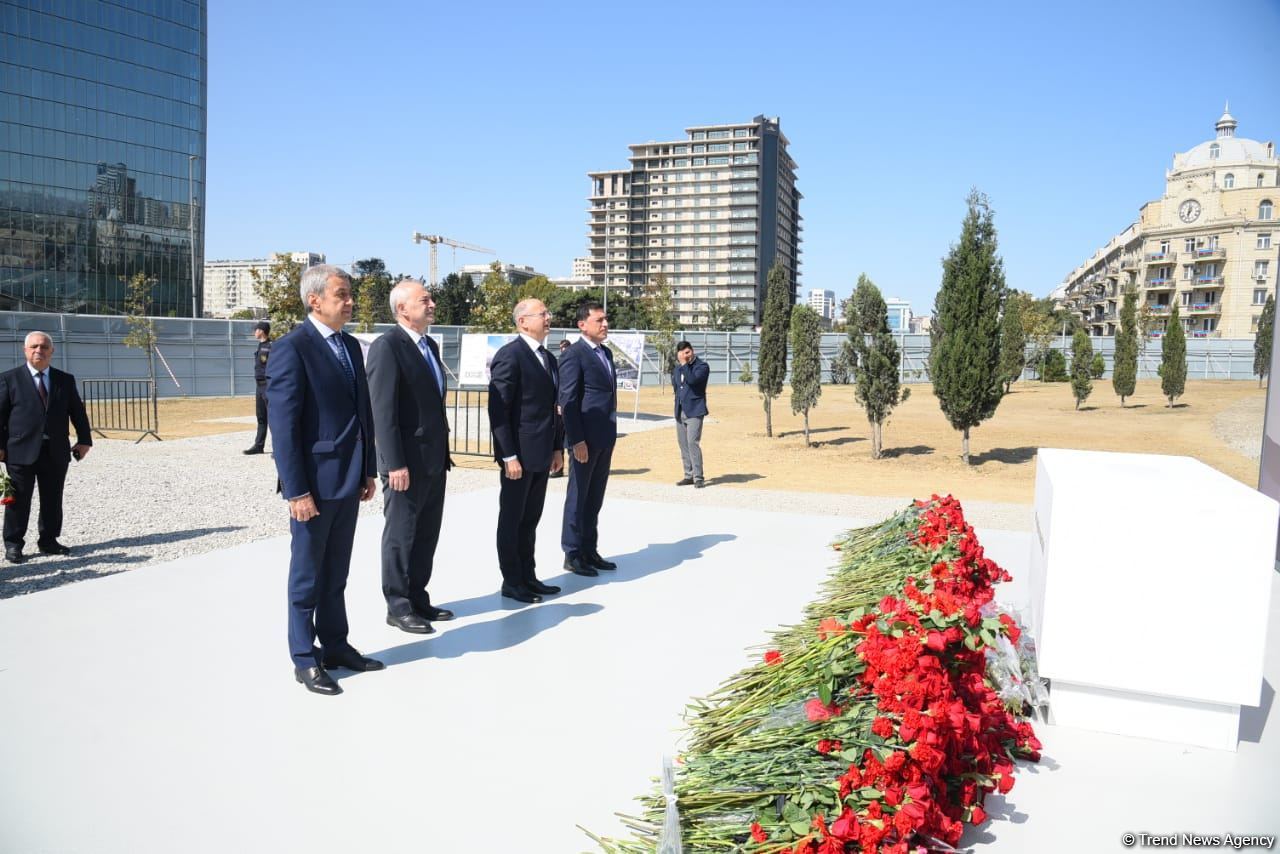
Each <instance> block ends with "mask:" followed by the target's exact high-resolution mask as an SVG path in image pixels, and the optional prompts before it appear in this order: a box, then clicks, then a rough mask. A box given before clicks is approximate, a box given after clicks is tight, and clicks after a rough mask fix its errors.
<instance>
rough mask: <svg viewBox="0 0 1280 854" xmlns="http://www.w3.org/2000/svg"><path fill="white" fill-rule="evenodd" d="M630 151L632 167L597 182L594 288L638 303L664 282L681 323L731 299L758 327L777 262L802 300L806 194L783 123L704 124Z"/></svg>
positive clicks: (591, 209)
mask: <svg viewBox="0 0 1280 854" xmlns="http://www.w3.org/2000/svg"><path fill="white" fill-rule="evenodd" d="M629 148H630V150H631V156H630V158H629V159H630V161H631V165H630V167H629V168H627V169H621V170H612V171H606V172H590V173H588V177H589V178H590V180H591V194H590V196H589V197H588V202H587V203H588V216H589V220H588V226H589V232H588V239H589V242H590V251H589V257H590V260H591V273H590V275H591V283H592V285H593V286H594V287H599V288H603V287H605V286H607V287H609V288H626V289H627V290H628V291H629V292H631V293H633V294H638V293H639V292H640V290H641V289H642V288H643V287H644V286H645V285H646V284H649V283H650V282H652V281H653V280H655V279H656V278H657V277H658V276H659V275H663V276H665V277H666V280H667V282H668V284H669V285H670V287H671V289H672V301H673V302H674V304H675V308H676V312H677V315H678V317H679V321H680V322H681V323H684V324H690V323H696V322H697V319H698V318H699V317H701V316H703V315H705V314H706V311H707V306H708V303H709V302H710V301H711V300H714V299H726V300H728V301H729V302H730V304H731V305H733V306H735V307H737V308H740V309H742V310H744V311H746V312H747V313H748V314H749V316H750V317H751V322H752V323H753V324H756V325H758V324H760V323H761V322H762V320H763V313H764V297H765V289H766V277H767V276H768V273H769V268H770V267H771V266H773V264H774V262H775V261H777V262H779V263H780V264H781V265H782V267H783V269H784V270H785V271H786V273H787V277H788V279H789V280H790V282H791V287H792V301H793V302H794V301H795V298H796V294H795V288H796V286H797V282H798V275H799V268H800V239H801V238H800V232H801V231H802V230H803V228H802V226H801V224H800V223H801V218H800V199H801V194H800V192H799V191H798V190H797V189H796V163H795V161H794V160H792V159H791V156H790V154H788V150H787V149H788V141H787V138H786V137H785V136H784V135H783V133H782V129H781V126H780V122H779V120H778V119H777V118H766V117H765V116H763V115H761V116H756V117H755V118H754V119H752V120H751V121H749V122H742V123H737V124H725V125H699V126H697V127H690V128H686V130H685V138H683V139H679V140H674V141H671V142H645V143H635V144H632V145H630V146H629Z"/></svg>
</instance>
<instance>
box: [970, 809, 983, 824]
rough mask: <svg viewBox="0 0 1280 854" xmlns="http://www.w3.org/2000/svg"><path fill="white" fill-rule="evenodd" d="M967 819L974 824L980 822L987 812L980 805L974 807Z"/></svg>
mask: <svg viewBox="0 0 1280 854" xmlns="http://www.w3.org/2000/svg"><path fill="white" fill-rule="evenodd" d="M969 820H970V821H971V822H973V823H974V824H982V823H983V822H984V821H986V820H987V813H986V810H984V809H983V808H982V807H974V808H973V812H971V813H970V814H969Z"/></svg>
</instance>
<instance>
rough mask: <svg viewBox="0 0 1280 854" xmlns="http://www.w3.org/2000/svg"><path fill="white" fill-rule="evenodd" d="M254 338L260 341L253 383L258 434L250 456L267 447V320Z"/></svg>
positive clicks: (256, 329)
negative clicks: (255, 388)
mask: <svg viewBox="0 0 1280 854" xmlns="http://www.w3.org/2000/svg"><path fill="white" fill-rule="evenodd" d="M253 337H254V338H256V339H258V348H257V349H256V350H254V351H253V382H254V385H255V386H256V387H257V390H256V393H255V394H254V404H255V411H256V414H257V416H258V433H257V435H255V436H254V437H253V444H252V445H250V446H249V447H248V448H246V449H245V451H244V453H246V454H249V455H253V454H261V453H263V452H264V451H265V450H266V446H267V359H268V358H269V357H270V356H271V324H270V323H267V322H266V321H265V320H261V321H258V322H257V323H255V324H254V325H253Z"/></svg>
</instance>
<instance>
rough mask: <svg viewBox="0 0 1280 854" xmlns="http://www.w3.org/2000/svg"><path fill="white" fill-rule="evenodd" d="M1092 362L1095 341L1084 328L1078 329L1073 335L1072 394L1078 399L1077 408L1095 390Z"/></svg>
mask: <svg viewBox="0 0 1280 854" xmlns="http://www.w3.org/2000/svg"><path fill="white" fill-rule="evenodd" d="M1092 363H1093V342H1091V341H1090V340H1089V336H1088V335H1086V334H1085V331H1084V330H1083V329H1077V330H1076V334H1075V335H1072V336H1071V394H1072V395H1073V396H1074V397H1075V399H1076V409H1079V408H1080V404H1082V403H1084V401H1085V400H1086V399H1087V398H1088V397H1089V395H1090V394H1091V393H1092V392H1093V380H1092V379H1091V377H1092V372H1091V365H1092Z"/></svg>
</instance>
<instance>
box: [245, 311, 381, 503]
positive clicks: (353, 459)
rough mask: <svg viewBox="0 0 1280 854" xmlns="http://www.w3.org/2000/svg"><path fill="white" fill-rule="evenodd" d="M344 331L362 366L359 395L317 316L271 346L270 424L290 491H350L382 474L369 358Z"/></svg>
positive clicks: (332, 494) (329, 494)
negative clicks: (377, 457)
mask: <svg viewBox="0 0 1280 854" xmlns="http://www.w3.org/2000/svg"><path fill="white" fill-rule="evenodd" d="M338 334H339V335H340V336H342V344H343V346H345V347H346V348H347V358H349V359H350V360H351V367H352V368H353V369H354V371H355V375H356V390H355V396H354V397H353V396H352V393H351V386H350V384H349V383H348V382H347V375H346V373H344V372H343V370H342V365H341V364H340V363H339V362H338V357H337V356H335V355H334V353H333V350H332V349H331V348H330V346H329V345H328V344H327V343H326V342H325V340H324V337H323V336H322V335H321V334H320V332H319V331H318V330H317V329H316V328H315V325H314V324H313V323H312V322H311V321H310V320H303V321H302V323H300V324H298V325H297V326H296V327H294V329H293V331H292V332H290V333H289V334H288V335H285V336H284V337H283V338H281V339H280V340H278V341H276V342H275V344H274V346H273V347H272V348H271V358H270V359H269V360H268V361H267V424H268V425H269V426H270V428H271V442H272V444H273V446H274V449H275V451H274V453H275V461H276V471H277V472H278V473H279V475H280V491H281V492H282V493H283V494H284V497H285V498H297V497H299V496H301V495H305V494H307V493H311V496H312V497H313V498H315V499H317V500H324V501H330V500H334V499H339V498H351V497H353V496H358V495H359V494H360V491H361V490H362V489H363V488H364V484H365V478H367V477H373V476H374V475H375V474H376V473H377V469H376V468H375V465H374V436H375V434H374V425H373V412H372V409H371V408H370V406H369V385H368V381H367V380H366V378H365V374H364V357H363V356H362V355H361V353H360V344H359V342H358V341H356V339H354V338H352V337H351V336H350V335H348V334H346V333H345V332H340V333H338Z"/></svg>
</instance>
